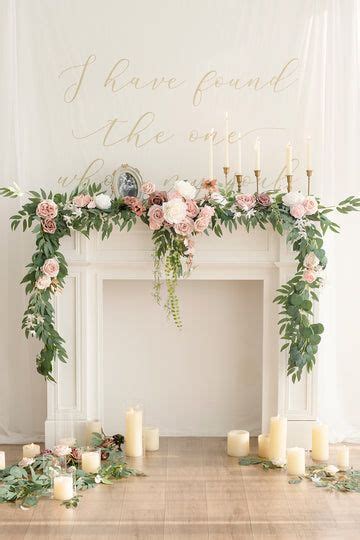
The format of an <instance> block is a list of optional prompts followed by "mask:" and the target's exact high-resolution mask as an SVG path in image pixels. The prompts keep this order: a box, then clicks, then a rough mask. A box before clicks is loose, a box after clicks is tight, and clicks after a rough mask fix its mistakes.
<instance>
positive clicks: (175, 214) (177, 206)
mask: <svg viewBox="0 0 360 540" xmlns="http://www.w3.org/2000/svg"><path fill="white" fill-rule="evenodd" d="M186 210H187V208H186V204H185V203H184V202H183V201H182V200H181V199H171V200H170V201H168V202H165V203H164V204H163V212H164V219H165V220H166V221H167V222H168V223H171V224H173V223H181V222H182V221H184V219H185V217H186Z"/></svg>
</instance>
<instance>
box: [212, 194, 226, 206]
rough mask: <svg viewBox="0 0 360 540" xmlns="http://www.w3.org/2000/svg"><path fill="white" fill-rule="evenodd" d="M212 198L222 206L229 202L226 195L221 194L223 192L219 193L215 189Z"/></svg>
mask: <svg viewBox="0 0 360 540" xmlns="http://www.w3.org/2000/svg"><path fill="white" fill-rule="evenodd" d="M211 199H212V200H213V201H215V202H217V203H218V204H220V206H224V205H225V204H226V203H227V200H226V197H224V196H223V195H221V193H219V192H218V191H214V192H213V193H212V194H211Z"/></svg>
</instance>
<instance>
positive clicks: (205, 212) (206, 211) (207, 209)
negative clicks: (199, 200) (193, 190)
mask: <svg viewBox="0 0 360 540" xmlns="http://www.w3.org/2000/svg"><path fill="white" fill-rule="evenodd" d="M214 214H215V208H213V207H212V206H209V205H206V206H203V207H202V208H201V209H200V216H201V217H203V216H204V217H206V218H207V219H208V220H209V221H210V219H211V218H212V217H213V215H214Z"/></svg>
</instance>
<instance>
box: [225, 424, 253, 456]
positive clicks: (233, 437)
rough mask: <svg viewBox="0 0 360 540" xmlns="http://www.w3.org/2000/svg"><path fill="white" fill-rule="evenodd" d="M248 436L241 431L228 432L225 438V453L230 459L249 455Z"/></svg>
mask: <svg viewBox="0 0 360 540" xmlns="http://www.w3.org/2000/svg"><path fill="white" fill-rule="evenodd" d="M249 441H250V434H249V432H248V431H244V430H242V429H234V430H232V431H229V433H228V436H227V453H228V456H232V457H243V456H247V455H248V453H249Z"/></svg>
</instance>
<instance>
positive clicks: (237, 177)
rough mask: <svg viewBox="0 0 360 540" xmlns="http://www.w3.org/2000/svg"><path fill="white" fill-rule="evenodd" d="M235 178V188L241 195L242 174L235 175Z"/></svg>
mask: <svg viewBox="0 0 360 540" xmlns="http://www.w3.org/2000/svg"><path fill="white" fill-rule="evenodd" d="M235 178H236V182H237V186H238V192H239V193H241V189H242V180H243V175H242V174H235Z"/></svg>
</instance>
